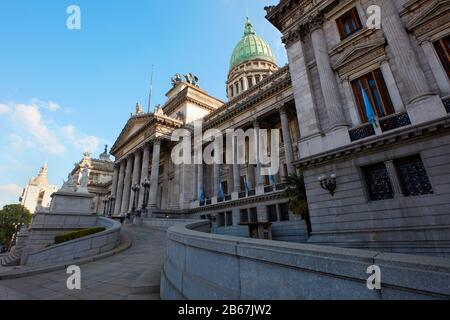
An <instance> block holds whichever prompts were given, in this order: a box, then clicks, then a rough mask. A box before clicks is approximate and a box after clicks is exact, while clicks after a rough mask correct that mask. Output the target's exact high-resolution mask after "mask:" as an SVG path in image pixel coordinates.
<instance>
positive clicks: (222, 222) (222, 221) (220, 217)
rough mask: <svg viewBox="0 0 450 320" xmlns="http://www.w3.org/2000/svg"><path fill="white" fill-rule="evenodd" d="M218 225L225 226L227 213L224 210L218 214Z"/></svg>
mask: <svg viewBox="0 0 450 320" xmlns="http://www.w3.org/2000/svg"><path fill="white" fill-rule="evenodd" d="M217 225H218V226H219V227H224V226H225V214H224V213H223V212H221V213H219V214H218V215H217Z"/></svg>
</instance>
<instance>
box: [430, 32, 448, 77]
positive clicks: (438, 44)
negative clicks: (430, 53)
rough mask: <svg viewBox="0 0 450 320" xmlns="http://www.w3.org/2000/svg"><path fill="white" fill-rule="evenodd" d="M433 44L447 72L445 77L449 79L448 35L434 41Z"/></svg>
mask: <svg viewBox="0 0 450 320" xmlns="http://www.w3.org/2000/svg"><path fill="white" fill-rule="evenodd" d="M433 44H434V48H435V49H436V53H437V55H438V56H439V59H440V60H441V63H442V66H443V67H444V69H445V72H447V77H448V78H449V79H450V35H448V36H446V37H444V38H442V39H439V40H437V41H435V42H434V43H433Z"/></svg>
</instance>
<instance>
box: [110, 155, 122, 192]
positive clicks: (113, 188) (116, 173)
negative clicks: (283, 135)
mask: <svg viewBox="0 0 450 320" xmlns="http://www.w3.org/2000/svg"><path fill="white" fill-rule="evenodd" d="M119 171H120V164H118V163H116V164H115V165H114V175H113V180H112V186H111V196H113V197H115V198H117V183H118V182H119Z"/></svg>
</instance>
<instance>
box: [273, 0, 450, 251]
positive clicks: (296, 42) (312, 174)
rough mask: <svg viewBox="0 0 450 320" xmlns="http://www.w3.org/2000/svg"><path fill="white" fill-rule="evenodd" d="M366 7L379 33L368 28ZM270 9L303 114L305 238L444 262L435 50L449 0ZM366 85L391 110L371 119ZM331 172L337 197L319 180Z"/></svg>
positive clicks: (443, 171)
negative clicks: (377, 17)
mask: <svg viewBox="0 0 450 320" xmlns="http://www.w3.org/2000/svg"><path fill="white" fill-rule="evenodd" d="M370 5H378V6H379V7H380V8H381V29H370V28H368V27H367V25H366V21H367V19H368V18H369V17H368V16H369V14H368V11H367V9H368V7H369V6H370ZM266 10H267V19H268V20H269V21H270V22H271V23H272V24H274V25H275V26H276V27H277V28H278V29H279V30H280V31H281V32H282V33H283V41H284V43H285V44H286V48H287V52H288V58H289V67H290V71H291V76H292V87H293V91H294V96H295V103H296V107H297V113H298V114H300V116H299V126H300V132H301V139H300V141H299V150H300V159H299V160H297V161H295V164H296V166H297V167H298V168H299V169H301V170H302V171H303V172H304V175H305V184H306V188H307V194H308V202H309V207H310V214H311V221H312V228H313V233H312V237H311V238H310V240H309V241H310V242H311V243H320V244H330V245H335V246H345V247H362V248H377V249H379V250H383V251H394V252H414V253H420V254H431V255H441V256H448V255H449V254H450V249H449V248H450V247H449V245H450V242H449V241H450V238H449V235H450V232H449V231H450V230H449V225H450V196H449V193H450V175H449V172H450V171H449V170H450V169H449V168H450V157H449V155H450V146H449V139H450V131H449V128H450V127H449V125H450V119H449V116H448V112H449V111H450V110H449V108H448V99H449V97H448V93H449V92H448V81H449V79H448V74H446V73H445V69H444V67H443V63H444V62H445V61H442V60H440V57H439V56H438V52H437V51H436V46H437V41H439V40H440V39H443V38H445V37H447V38H448V36H449V33H450V31H449V30H450V28H449V27H450V14H449V4H448V2H447V1H439V0H437V1H422V0H419V1H416V0H411V1H401V0H385V1H370V2H369V1H332V0H326V1H315V2H314V4H313V2H312V1H296V0H292V1H281V2H280V4H278V5H277V6H272V7H267V8H266ZM349 13H351V14H353V18H352V19H353V21H354V22H355V25H357V26H358V25H359V28H356V29H357V30H353V32H347V31H350V30H351V27H350V28H348V29H345V28H346V27H345V23H346V21H348V19H349V18H348V17H349V16H350V15H349ZM354 17H356V18H354ZM346 19H347V20H346ZM358 19H359V23H358ZM340 25H344V29H340ZM342 30H344V32H343V33H342ZM377 77H378V78H377ZM380 78H382V80H380ZM364 79H366V80H367V79H368V80H367V81H368V83H369V85H370V81H372V83H376V84H377V88H376V89H371V88H369V89H368V88H367V87H363V86H362V82H361V81H365V80H364ZM383 82H384V84H383ZM359 83H360V87H361V88H363V89H362V90H364V91H365V93H363V94H362V97H363V98H365V97H364V95H366V97H367V99H370V97H368V96H367V95H369V94H374V92H375V90H377V91H376V92H378V93H379V94H380V95H381V97H379V98H380V100H381V101H380V103H379V104H380V105H381V106H382V107H384V108H385V109H384V110H382V111H385V114H381V115H380V114H378V112H379V111H378V110H376V114H375V119H374V121H373V123H371V121H367V119H366V115H367V106H368V105H369V104H371V107H372V109H374V107H377V106H378V101H373V100H372V101H371V102H372V103H370V102H366V101H362V99H360V100H359V101H358V97H360V93H359V92H358V90H359V86H358V84H359ZM380 85H382V86H380ZM382 87H383V88H382ZM360 92H361V91H360ZM361 106H362V107H361ZM364 107H365V110H364ZM387 107H388V108H387ZM361 109H362V110H361ZM382 113H383V112H382ZM331 173H333V174H335V175H336V177H337V178H336V184H337V189H336V193H335V194H334V196H332V195H331V194H330V192H329V191H328V190H326V189H324V188H322V187H321V184H320V182H318V181H317V179H318V177H320V176H322V175H323V174H331Z"/></svg>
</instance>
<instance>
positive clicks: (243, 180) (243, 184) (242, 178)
mask: <svg viewBox="0 0 450 320" xmlns="http://www.w3.org/2000/svg"><path fill="white" fill-rule="evenodd" d="M243 190H245V176H241V191H243Z"/></svg>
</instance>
